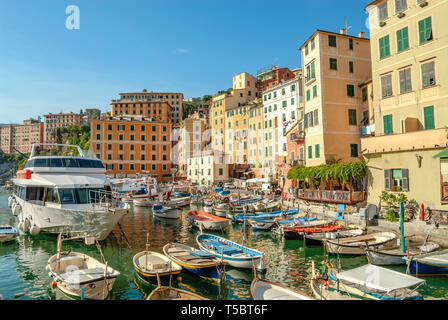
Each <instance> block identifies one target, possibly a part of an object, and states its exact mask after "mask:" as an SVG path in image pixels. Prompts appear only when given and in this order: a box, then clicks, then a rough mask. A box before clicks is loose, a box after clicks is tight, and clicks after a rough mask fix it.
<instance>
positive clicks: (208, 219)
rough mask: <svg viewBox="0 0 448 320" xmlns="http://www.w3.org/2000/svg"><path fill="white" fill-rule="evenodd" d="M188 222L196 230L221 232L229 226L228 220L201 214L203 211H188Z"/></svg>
mask: <svg viewBox="0 0 448 320" xmlns="http://www.w3.org/2000/svg"><path fill="white" fill-rule="evenodd" d="M187 220H188V222H189V223H190V224H191V225H192V226H194V227H196V228H198V229H201V228H202V229H203V230H215V231H223V230H224V229H225V228H227V227H228V226H230V223H231V222H230V220H229V219H226V218H222V217H217V216H215V215H213V214H210V213H207V212H203V211H190V212H188V213H187Z"/></svg>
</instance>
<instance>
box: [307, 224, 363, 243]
mask: <svg viewBox="0 0 448 320" xmlns="http://www.w3.org/2000/svg"><path fill="white" fill-rule="evenodd" d="M364 233H365V231H364V230H363V229H360V228H355V229H348V230H340V231H330V232H323V233H311V234H307V233H305V234H304V235H303V237H304V239H305V242H306V245H307V246H309V247H310V246H322V245H323V240H325V239H332V240H334V239H338V238H350V237H357V236H361V235H363V234H364Z"/></svg>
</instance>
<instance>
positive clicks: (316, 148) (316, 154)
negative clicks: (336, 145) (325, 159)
mask: <svg viewBox="0 0 448 320" xmlns="http://www.w3.org/2000/svg"><path fill="white" fill-rule="evenodd" d="M314 157H315V158H320V145H319V144H316V145H315V146H314Z"/></svg>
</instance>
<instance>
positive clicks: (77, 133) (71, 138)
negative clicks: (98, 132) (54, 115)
mask: <svg viewBox="0 0 448 320" xmlns="http://www.w3.org/2000/svg"><path fill="white" fill-rule="evenodd" d="M56 143H60V144H72V145H77V146H80V147H81V149H83V150H89V148H90V127H89V126H88V125H86V124H83V125H80V126H70V127H62V128H58V129H57V130H56Z"/></svg>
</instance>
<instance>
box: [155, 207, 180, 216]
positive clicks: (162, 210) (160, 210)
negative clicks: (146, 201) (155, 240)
mask: <svg viewBox="0 0 448 320" xmlns="http://www.w3.org/2000/svg"><path fill="white" fill-rule="evenodd" d="M152 214H153V215H155V216H156V217H159V218H166V219H178V218H180V215H179V212H178V209H176V208H171V207H165V206H162V205H160V204H158V205H154V206H153V207H152Z"/></svg>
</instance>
